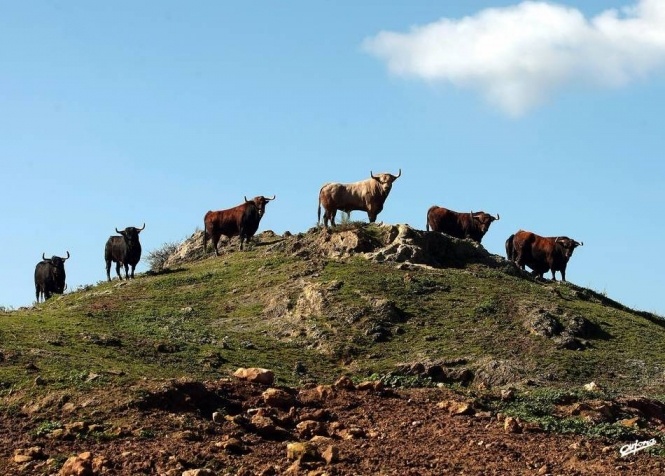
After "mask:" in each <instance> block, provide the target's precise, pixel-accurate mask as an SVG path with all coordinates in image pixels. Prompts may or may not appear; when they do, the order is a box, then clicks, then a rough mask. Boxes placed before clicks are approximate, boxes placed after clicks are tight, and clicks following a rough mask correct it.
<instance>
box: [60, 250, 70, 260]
mask: <svg viewBox="0 0 665 476" xmlns="http://www.w3.org/2000/svg"><path fill="white" fill-rule="evenodd" d="M68 259H69V251H67V257H66V258H62V261H66V260H68Z"/></svg>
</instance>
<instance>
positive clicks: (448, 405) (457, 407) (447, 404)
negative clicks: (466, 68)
mask: <svg viewBox="0 0 665 476" xmlns="http://www.w3.org/2000/svg"><path fill="white" fill-rule="evenodd" d="M436 406H437V407H439V408H441V409H443V410H446V411H447V412H448V413H449V414H451V415H473V414H474V413H475V410H474V409H473V407H472V406H471V404H470V403H466V402H456V401H454V400H444V401H441V402H439V403H437V404H436Z"/></svg>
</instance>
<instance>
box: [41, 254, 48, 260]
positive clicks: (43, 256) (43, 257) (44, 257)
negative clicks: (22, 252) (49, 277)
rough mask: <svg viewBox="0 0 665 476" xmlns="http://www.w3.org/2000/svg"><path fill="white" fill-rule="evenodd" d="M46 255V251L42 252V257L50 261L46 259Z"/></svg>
mask: <svg viewBox="0 0 665 476" xmlns="http://www.w3.org/2000/svg"><path fill="white" fill-rule="evenodd" d="M45 255H46V253H42V259H43V260H44V261H48V260H47V259H46V256H45Z"/></svg>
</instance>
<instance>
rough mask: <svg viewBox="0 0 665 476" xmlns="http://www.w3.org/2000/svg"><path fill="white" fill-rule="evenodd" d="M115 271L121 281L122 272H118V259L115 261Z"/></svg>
mask: <svg viewBox="0 0 665 476" xmlns="http://www.w3.org/2000/svg"><path fill="white" fill-rule="evenodd" d="M115 273H116V274H117V275H118V279H119V280H120V281H122V274H120V261H117V262H116V263H115Z"/></svg>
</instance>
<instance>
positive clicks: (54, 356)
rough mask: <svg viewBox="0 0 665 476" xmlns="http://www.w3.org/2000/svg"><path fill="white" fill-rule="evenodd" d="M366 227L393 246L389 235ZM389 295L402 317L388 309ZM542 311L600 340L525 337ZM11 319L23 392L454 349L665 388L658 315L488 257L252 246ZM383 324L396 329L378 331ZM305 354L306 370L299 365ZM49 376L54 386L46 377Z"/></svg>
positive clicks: (376, 367) (0, 388) (536, 369)
mask: <svg viewBox="0 0 665 476" xmlns="http://www.w3.org/2000/svg"><path fill="white" fill-rule="evenodd" d="M354 226H355V227H357V226H358V225H354V224H348V225H345V227H348V228H349V229H353V227H354ZM362 229H363V230H364V233H367V235H368V236H370V237H371V239H373V240H379V241H380V240H381V239H382V238H381V233H382V231H381V228H379V227H374V226H362ZM305 289H313V290H315V294H316V292H319V293H320V295H321V296H322V297H321V299H322V300H323V304H322V305H321V306H320V307H314V308H312V309H314V310H312V309H306V310H305V311H302V310H301V309H300V308H299V307H298V306H299V304H298V303H299V300H300V299H303V295H304V290H305ZM317 290H318V291H317ZM378 300H385V301H386V302H388V303H390V306H392V308H394V309H396V310H397V311H396V313H395V314H394V315H393V314H390V315H384V314H382V313H381V312H378V311H377V310H376V309H377V308H375V307H374V306H375V305H376V302H377V301H378ZM534 308H541V309H547V310H549V311H551V312H552V313H554V314H555V315H556V316H558V318H562V316H567V315H578V316H582V317H584V318H585V319H586V320H588V321H589V322H591V323H592V324H593V325H594V326H596V328H597V329H599V330H601V331H602V334H599V335H591V336H589V337H588V338H587V340H588V342H589V343H590V347H589V348H588V349H587V350H583V351H571V350H566V349H560V348H558V347H557V346H556V345H555V343H554V342H553V341H552V340H551V339H547V338H544V337H542V336H538V335H533V334H531V333H529V332H528V331H527V330H526V328H525V326H524V312H525V310H529V309H534ZM0 319H1V320H2V326H0V343H1V344H0V345H1V347H0V352H2V354H3V356H4V360H3V361H1V362H0V392H7V391H8V390H7V389H14V390H21V391H23V392H25V393H26V395H30V394H40V393H46V392H48V391H49V389H53V388H55V389H74V390H80V391H84V390H85V389H87V388H93V387H96V386H101V385H107V384H109V383H112V384H116V385H126V384H129V383H131V382H133V381H136V380H138V379H140V378H144V377H147V378H174V377H180V376H187V377H190V378H195V379H215V378H219V377H222V376H226V375H228V374H229V373H231V372H232V371H233V370H235V369H236V368H237V367H241V366H242V367H247V366H261V367H268V368H271V369H273V370H274V371H275V372H276V375H277V378H278V382H279V383H283V384H291V385H296V384H298V383H300V382H302V381H303V379H305V380H306V381H319V382H330V381H332V380H333V379H335V378H336V377H337V376H339V375H340V374H342V373H346V374H351V375H352V376H354V377H357V378H365V377H367V376H370V375H373V374H381V375H385V374H389V373H390V372H392V371H394V369H395V367H396V365H398V364H401V363H407V362H427V361H438V360H450V359H457V358H464V359H467V360H468V361H469V365H470V366H471V367H473V365H474V364H475V363H477V362H481V361H483V360H487V359H496V360H502V361H510V362H512V363H514V365H515V366H516V367H518V368H519V369H520V371H521V372H522V373H523V377H524V378H525V379H526V378H534V379H539V380H542V379H540V377H541V376H542V375H543V374H550V375H551V376H552V378H550V385H551V386H552V387H554V388H556V387H563V388H567V387H570V386H581V385H583V384H585V383H588V382H589V381H592V380H593V381H596V382H597V383H598V384H600V385H601V386H604V387H611V388H613V389H616V390H617V391H625V392H633V391H635V392H637V391H639V392H647V393H650V394H660V395H663V394H665V382H664V381H663V370H665V357H664V355H663V353H662V351H661V350H662V349H663V348H665V327H664V326H663V322H664V321H663V319H662V318H660V317H659V316H654V315H651V314H647V313H636V312H633V311H631V310H630V309H627V308H624V307H623V306H621V305H619V304H618V303H615V302H614V301H611V300H610V299H608V298H606V297H605V296H602V295H599V294H597V293H594V292H592V291H589V290H585V289H583V288H578V287H576V286H573V285H569V284H562V283H556V284H552V283H537V282H534V281H532V280H530V279H525V278H522V277H516V276H513V275H512V274H507V273H504V272H503V271H502V269H501V268H490V267H487V266H484V265H480V264H474V265H469V266H466V267H464V268H444V269H420V270H402V269H398V268H397V267H396V266H395V265H394V264H390V263H376V262H372V261H368V260H366V259H364V258H362V257H352V258H348V259H345V260H343V261H341V260H336V259H326V258H317V259H315V260H313V261H312V260H310V258H301V257H299V256H297V255H296V254H285V253H282V252H279V251H271V252H269V251H267V250H266V247H264V246H253V247H251V249H249V250H248V251H244V252H238V251H234V252H230V253H227V254H224V255H222V256H220V257H213V256H210V257H209V258H206V259H203V260H200V261H196V262H192V263H187V264H183V265H182V266H181V267H180V268H178V269H175V270H170V271H169V272H164V273H161V274H154V275H140V276H138V278H137V279H135V280H133V281H131V282H129V283H124V282H123V283H122V285H119V282H118V281H117V280H114V281H113V282H112V283H107V282H100V283H98V284H96V285H91V286H86V287H84V288H82V289H80V290H77V291H75V292H72V293H70V294H67V295H65V296H62V297H56V298H54V299H52V300H50V301H49V302H47V303H44V304H39V305H37V306H35V307H34V308H29V309H23V310H17V311H10V312H3V313H2V314H0ZM376 330H378V331H381V330H383V331H385V332H386V333H387V334H386V336H387V337H386V338H385V339H377V338H375V337H374V335H375V334H376V332H375V331H376ZM296 363H301V364H302V365H304V366H305V368H306V370H307V371H306V374H305V375H304V376H303V375H302V374H296V373H294V371H293V369H294V367H295V365H296ZM28 365H34V366H35V367H36V370H26V366H28ZM91 374H98V375H99V377H97V378H95V379H92V380H90V379H89V376H90V375H91ZM37 375H39V376H41V377H42V378H43V379H45V380H46V383H47V384H46V385H45V386H39V385H35V383H34V382H35V378H36V376H37ZM394 378H397V377H394Z"/></svg>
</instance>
